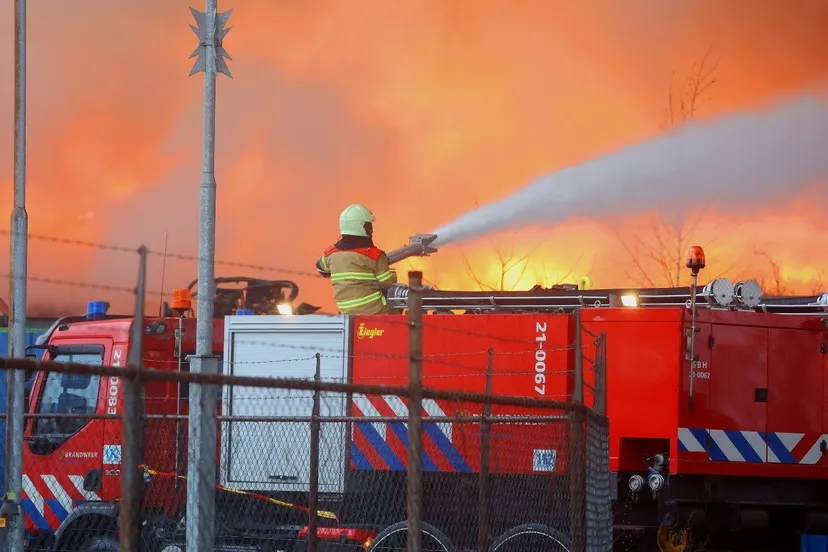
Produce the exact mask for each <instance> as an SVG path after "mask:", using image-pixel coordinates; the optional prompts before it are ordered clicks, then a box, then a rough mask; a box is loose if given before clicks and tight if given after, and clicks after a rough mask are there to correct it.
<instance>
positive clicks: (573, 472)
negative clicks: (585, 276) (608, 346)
mask: <svg viewBox="0 0 828 552" xmlns="http://www.w3.org/2000/svg"><path fill="white" fill-rule="evenodd" d="M572 318H573V321H574V323H575V343H574V347H575V366H574V368H575V372H574V374H573V378H572V379H573V382H572V383H573V388H572V405H571V406H572V408H571V409H570V412H569V420H570V424H569V432H570V441H569V455H568V457H569V462H568V463H567V464H568V465H567V473H568V475H569V503H570V504H569V512H570V516H569V533H570V537H571V539H572V547H571V551H572V552H581V551H583V550H584V549H585V544H586V543H585V537H586V535H585V531H584V530H585V527H584V517H585V515H586V443H585V439H584V421H585V417H584V413H583V403H584V351H583V346H582V341H583V340H582V332H583V329H582V328H581V310H580V309H575V311H574V312H573V313H572Z"/></svg>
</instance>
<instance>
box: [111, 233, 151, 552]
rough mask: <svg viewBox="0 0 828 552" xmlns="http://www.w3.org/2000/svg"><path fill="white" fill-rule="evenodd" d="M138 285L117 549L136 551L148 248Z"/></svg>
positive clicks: (140, 490) (127, 384) (129, 358)
mask: <svg viewBox="0 0 828 552" xmlns="http://www.w3.org/2000/svg"><path fill="white" fill-rule="evenodd" d="M138 255H139V261H138V284H137V286H136V287H135V314H134V316H133V319H132V326H131V327H130V335H129V352H128V353H127V365H128V366H130V367H134V368H136V369H138V371H139V375H136V377H134V378H125V379H124V412H123V437H122V441H123V447H124V450H123V456H122V458H121V467H122V470H121V512H120V527H119V534H118V550H119V551H120V552H134V551H135V550H140V549H141V507H142V505H143V500H142V495H143V491H144V477H143V467H142V466H141V464H142V456H143V454H142V452H143V441H144V439H143V436H144V435H143V432H144V428H143V424H142V423H141V413H142V411H143V408H142V406H143V405H142V402H143V395H144V393H143V381H142V379H141V376H140V370H141V367H142V366H143V340H144V337H143V336H144V301H145V299H146V288H145V285H146V284H145V282H146V276H147V248H146V247H144V246H141V247H140V248H139V249H138Z"/></svg>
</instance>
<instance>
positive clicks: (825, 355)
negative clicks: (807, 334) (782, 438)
mask: <svg viewBox="0 0 828 552" xmlns="http://www.w3.org/2000/svg"><path fill="white" fill-rule="evenodd" d="M823 324H825V325H826V328H825V331H824V332H822V343H821V344H820V346H819V350H820V353H822V433H825V434H828V322H823Z"/></svg>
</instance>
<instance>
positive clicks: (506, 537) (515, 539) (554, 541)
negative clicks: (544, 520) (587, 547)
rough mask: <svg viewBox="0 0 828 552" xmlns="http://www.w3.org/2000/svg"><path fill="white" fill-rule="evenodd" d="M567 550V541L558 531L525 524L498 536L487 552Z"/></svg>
mask: <svg viewBox="0 0 828 552" xmlns="http://www.w3.org/2000/svg"><path fill="white" fill-rule="evenodd" d="M569 548H570V545H569V539H568V538H567V537H565V536H564V535H562V534H561V533H560V532H559V531H556V530H555V529H552V528H551V527H547V526H546V525H541V524H540V523H527V524H526V525H518V526H517V527H512V528H511V529H509V530H508V531H506V532H505V533H503V534H502V535H500V536H499V537H498V538H497V539H495V541H494V542H493V543H492V545H491V546H490V547H489V552H535V551H537V552H541V551H544V552H569Z"/></svg>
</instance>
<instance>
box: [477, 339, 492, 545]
mask: <svg viewBox="0 0 828 552" xmlns="http://www.w3.org/2000/svg"><path fill="white" fill-rule="evenodd" d="M493 367H494V349H492V348H491V347H490V348H489V363H488V365H487V366H486V397H490V396H491V394H492V370H493ZM491 414H492V405H491V403H490V402H485V403H483V415H482V416H481V418H480V487H479V489H478V497H477V507H478V510H477V512H478V518H477V552H486V550H488V548H489V547H488V544H489V542H488V541H489V461H490V458H489V444H490V442H489V437H490V435H489V430H490V427H491V421H490V420H489V416H491Z"/></svg>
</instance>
